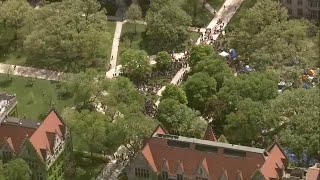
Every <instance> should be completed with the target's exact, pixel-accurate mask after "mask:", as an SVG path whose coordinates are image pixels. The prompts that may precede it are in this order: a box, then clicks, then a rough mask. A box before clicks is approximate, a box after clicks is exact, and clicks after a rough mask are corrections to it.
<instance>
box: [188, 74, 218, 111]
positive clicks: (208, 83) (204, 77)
mask: <svg viewBox="0 0 320 180" xmlns="http://www.w3.org/2000/svg"><path fill="white" fill-rule="evenodd" d="M184 90H185V92H186V95H187V99H188V106H189V107H192V108H194V109H196V110H198V111H200V112H203V110H204V107H205V103H206V102H207V101H208V99H209V98H211V97H213V96H214V95H215V94H216V92H217V82H216V80H215V79H214V78H213V77H210V76H209V74H208V73H204V72H199V73H195V74H193V75H192V76H189V77H188V79H187V81H186V83H185V84H184Z"/></svg>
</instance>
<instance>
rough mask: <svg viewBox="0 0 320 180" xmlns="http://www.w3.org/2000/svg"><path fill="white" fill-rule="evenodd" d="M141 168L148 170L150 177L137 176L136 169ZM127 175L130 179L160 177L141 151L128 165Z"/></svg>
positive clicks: (149, 179) (138, 179) (151, 179)
mask: <svg viewBox="0 0 320 180" xmlns="http://www.w3.org/2000/svg"><path fill="white" fill-rule="evenodd" d="M137 168H139V169H140V170H147V171H148V172H149V178H145V177H137V176H136V169H137ZM126 171H127V177H128V179H129V180H140V179H141V180H142V179H143V180H154V179H158V176H157V174H156V173H154V172H153V170H152V168H151V167H150V165H149V163H148V162H147V160H146V159H145V158H144V156H143V155H142V153H139V154H138V155H137V157H136V158H135V159H134V161H133V162H132V163H131V164H130V165H129V166H128V167H127V169H126Z"/></svg>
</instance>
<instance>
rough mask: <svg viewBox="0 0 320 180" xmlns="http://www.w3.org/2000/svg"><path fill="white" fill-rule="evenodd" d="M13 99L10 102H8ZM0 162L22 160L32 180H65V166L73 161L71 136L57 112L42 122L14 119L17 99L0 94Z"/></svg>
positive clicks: (51, 112) (50, 113) (52, 112)
mask: <svg viewBox="0 0 320 180" xmlns="http://www.w3.org/2000/svg"><path fill="white" fill-rule="evenodd" d="M9 97H10V98H9ZM0 98H1V99H0V108H1V111H0V112H1V114H0V117H1V118H0V159H1V160H2V161H3V162H4V163H6V162H8V161H10V160H11V159H13V158H22V159H24V160H25V161H26V162H27V163H28V164H29V167H30V169H31V171H32V179H33V180H62V179H64V177H63V176H64V165H65V162H66V161H67V160H68V159H70V152H71V151H72V143H71V142H72V141H71V136H70V132H69V130H68V128H67V126H66V125H65V123H64V122H63V120H62V119H61V117H60V116H59V115H58V113H57V112H56V111H55V110H51V111H50V112H49V113H48V115H47V117H46V118H45V119H44V120H43V121H41V122H40V121H34V120H29V119H21V118H16V117H12V116H11V115H13V114H14V113H13V112H14V111H15V110H16V104H17V102H16V100H15V96H12V95H7V94H5V93H2V94H0Z"/></svg>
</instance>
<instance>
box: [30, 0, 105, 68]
mask: <svg viewBox="0 0 320 180" xmlns="http://www.w3.org/2000/svg"><path fill="white" fill-rule="evenodd" d="M99 9H100V5H99V3H98V2H97V1H95V0H89V1H84V0H65V1H62V2H58V3H52V4H48V5H46V6H44V7H43V8H40V9H38V10H37V13H36V23H35V25H34V30H33V31H32V32H31V34H29V35H28V36H27V39H26V40H25V42H24V49H25V52H26V53H27V54H28V56H29V57H31V58H46V59H48V64H50V61H58V60H60V61H63V63H64V64H65V66H64V68H65V69H64V70H70V71H76V72H78V71H79V68H82V69H83V68H84V67H90V66H93V65H95V64H96V63H98V61H101V59H106V58H107V51H108V49H109V47H110V46H109V44H111V35H110V34H109V33H108V30H107V29H108V24H107V22H106V19H105V15H104V12H103V11H99ZM59 70H60V71H61V69H59Z"/></svg>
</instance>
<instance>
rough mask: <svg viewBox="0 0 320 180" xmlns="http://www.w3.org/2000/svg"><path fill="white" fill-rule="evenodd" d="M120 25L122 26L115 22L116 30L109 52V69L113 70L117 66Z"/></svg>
mask: <svg viewBox="0 0 320 180" xmlns="http://www.w3.org/2000/svg"><path fill="white" fill-rule="evenodd" d="M122 25H123V22H120V21H117V24H116V30H115V32H114V36H113V43H112V51H111V57H110V64H111V68H114V67H116V65H117V59H118V50H119V44H120V37H121V31H122Z"/></svg>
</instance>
